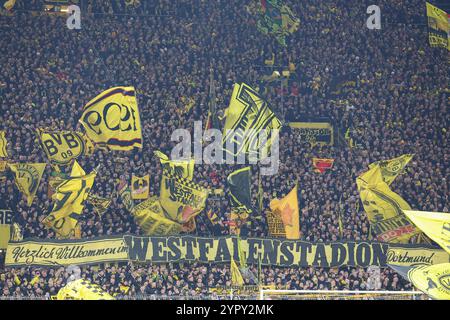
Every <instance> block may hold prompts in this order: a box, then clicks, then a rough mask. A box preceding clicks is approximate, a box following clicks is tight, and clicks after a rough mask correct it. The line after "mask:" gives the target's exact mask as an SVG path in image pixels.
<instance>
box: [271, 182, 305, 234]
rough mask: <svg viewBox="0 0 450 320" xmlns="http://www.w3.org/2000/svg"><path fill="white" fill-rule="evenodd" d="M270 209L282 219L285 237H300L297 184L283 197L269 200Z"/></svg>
mask: <svg viewBox="0 0 450 320" xmlns="http://www.w3.org/2000/svg"><path fill="white" fill-rule="evenodd" d="M270 209H271V210H272V212H273V213H275V214H277V215H278V216H280V218H281V220H282V221H283V225H284V230H285V232H286V239H300V215H299V209H298V197H297V185H296V186H295V187H294V188H293V189H292V190H291V191H290V192H289V193H288V194H287V195H286V196H285V197H284V198H283V199H273V200H272V201H270Z"/></svg>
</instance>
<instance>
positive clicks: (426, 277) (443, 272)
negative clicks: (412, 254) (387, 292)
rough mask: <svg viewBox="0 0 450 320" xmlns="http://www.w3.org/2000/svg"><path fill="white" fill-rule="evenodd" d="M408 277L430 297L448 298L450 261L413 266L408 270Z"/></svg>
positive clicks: (449, 290)
mask: <svg viewBox="0 0 450 320" xmlns="http://www.w3.org/2000/svg"><path fill="white" fill-rule="evenodd" d="M408 279H409V281H411V283H412V284H413V285H414V286H415V287H416V288H417V289H419V290H420V291H422V292H424V293H426V294H427V295H428V296H429V297H431V298H432V299H436V300H450V263H439V264H435V265H431V266H426V265H424V266H419V267H416V268H413V269H411V270H410V271H409V272H408Z"/></svg>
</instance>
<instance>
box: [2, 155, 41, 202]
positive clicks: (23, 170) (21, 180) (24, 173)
mask: <svg viewBox="0 0 450 320" xmlns="http://www.w3.org/2000/svg"><path fill="white" fill-rule="evenodd" d="M8 166H9V168H10V169H11V171H13V172H14V173H15V178H16V185H17V188H19V190H20V191H21V192H22V193H23V194H24V195H25V196H26V198H27V204H28V206H31V204H32V203H33V199H34V195H35V194H36V191H37V189H38V187H39V184H40V182H41V178H42V174H43V173H44V170H45V166H46V164H45V163H16V164H13V163H10V164H8Z"/></svg>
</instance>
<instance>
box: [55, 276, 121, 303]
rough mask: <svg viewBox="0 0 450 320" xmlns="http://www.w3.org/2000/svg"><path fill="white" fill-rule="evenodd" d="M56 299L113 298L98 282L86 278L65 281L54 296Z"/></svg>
mask: <svg viewBox="0 0 450 320" xmlns="http://www.w3.org/2000/svg"><path fill="white" fill-rule="evenodd" d="M56 300H114V298H113V296H111V295H110V294H109V293H107V292H106V291H104V290H103V289H102V288H101V287H100V286H99V285H98V284H95V283H92V282H90V281H89V280H86V279H78V280H74V281H71V282H69V283H67V284H66V285H65V286H64V287H62V288H61V289H60V290H59V291H58V294H57V296H56Z"/></svg>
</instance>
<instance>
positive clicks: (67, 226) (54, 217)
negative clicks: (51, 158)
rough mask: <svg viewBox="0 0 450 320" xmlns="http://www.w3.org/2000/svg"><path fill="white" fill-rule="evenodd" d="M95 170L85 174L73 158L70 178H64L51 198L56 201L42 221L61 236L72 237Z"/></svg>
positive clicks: (92, 182)
mask: <svg viewBox="0 0 450 320" xmlns="http://www.w3.org/2000/svg"><path fill="white" fill-rule="evenodd" d="M96 175H97V172H96V171H95V170H94V171H92V172H91V173H90V174H88V175H86V173H85V172H84V170H83V169H82V168H81V167H80V165H79V164H78V162H77V161H76V160H75V162H74V164H73V167H72V172H71V174H70V178H69V179H67V180H64V181H63V182H62V183H61V184H60V185H59V186H58V187H57V188H56V193H55V194H54V195H53V199H54V200H55V201H56V203H55V205H54V207H53V211H52V212H51V213H50V214H49V215H48V216H47V217H46V218H45V219H44V220H43V221H42V223H43V224H44V225H45V226H46V227H48V228H53V230H54V231H55V232H56V233H57V234H58V236H59V237H61V238H68V237H73V236H74V235H75V231H76V226H77V224H78V219H79V216H80V215H81V213H82V211H83V207H84V201H85V200H86V198H87V197H88V195H89V192H90V190H91V188H92V185H93V184H94V179H95V176H96Z"/></svg>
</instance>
